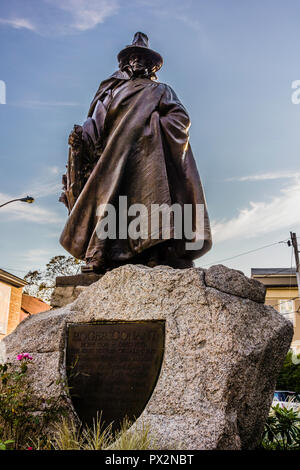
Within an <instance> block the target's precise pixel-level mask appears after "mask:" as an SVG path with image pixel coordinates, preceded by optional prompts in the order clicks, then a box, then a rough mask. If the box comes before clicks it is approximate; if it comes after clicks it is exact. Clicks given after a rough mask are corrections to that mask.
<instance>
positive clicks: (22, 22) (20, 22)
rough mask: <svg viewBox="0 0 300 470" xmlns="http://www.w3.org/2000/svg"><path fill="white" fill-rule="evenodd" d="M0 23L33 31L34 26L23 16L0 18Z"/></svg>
mask: <svg viewBox="0 0 300 470" xmlns="http://www.w3.org/2000/svg"><path fill="white" fill-rule="evenodd" d="M0 24H4V25H7V26H12V27H13V28H15V29H22V28H24V29H29V30H30V31H35V29H36V28H35V26H34V25H33V24H32V22H31V21H30V20H27V19H25V18H11V19H6V18H0Z"/></svg>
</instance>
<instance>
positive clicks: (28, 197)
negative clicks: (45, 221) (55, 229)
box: [0, 196, 34, 207]
mask: <svg viewBox="0 0 300 470" xmlns="http://www.w3.org/2000/svg"><path fill="white" fill-rule="evenodd" d="M15 201H22V202H27V203H28V204H32V203H33V202H34V198H33V197H32V196H26V197H21V198H18V199H12V200H11V201H7V202H5V203H4V204H1V205H0V207H3V206H6V205H7V204H10V203H11V202H15Z"/></svg>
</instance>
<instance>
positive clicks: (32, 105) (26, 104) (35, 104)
mask: <svg viewBox="0 0 300 470" xmlns="http://www.w3.org/2000/svg"><path fill="white" fill-rule="evenodd" d="M11 104H12V105H13V106H20V107H22V108H29V109H40V108H53V107H66V106H79V103H76V102H74V101H41V100H26V101H19V102H15V103H11Z"/></svg>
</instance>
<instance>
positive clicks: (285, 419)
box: [261, 404, 300, 450]
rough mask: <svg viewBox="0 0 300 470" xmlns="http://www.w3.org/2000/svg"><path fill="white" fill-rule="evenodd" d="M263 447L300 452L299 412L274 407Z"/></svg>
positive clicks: (266, 429) (267, 425) (264, 435)
mask: <svg viewBox="0 0 300 470" xmlns="http://www.w3.org/2000/svg"><path fill="white" fill-rule="evenodd" d="M261 447H262V448H263V449H266V450H300V414H299V410H298V411H294V410H293V409H292V408H281V407H280V405H279V404H278V405H276V406H272V408H271V411H270V414H269V416H268V419H267V422H266V425H265V429H264V433H263V439H262V442H261Z"/></svg>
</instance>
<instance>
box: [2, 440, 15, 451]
mask: <svg viewBox="0 0 300 470" xmlns="http://www.w3.org/2000/svg"><path fill="white" fill-rule="evenodd" d="M13 444H14V441H12V440H8V441H0V450H8V449H11V447H12V445H13Z"/></svg>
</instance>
